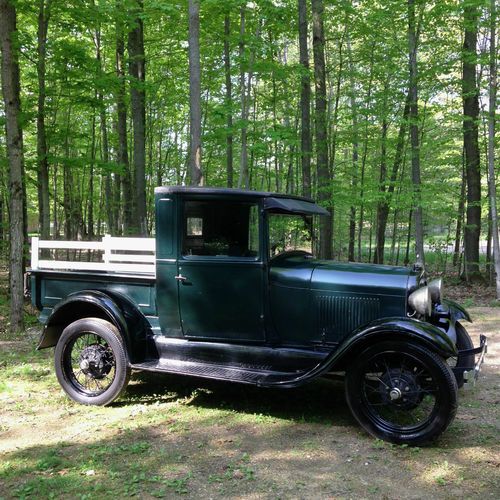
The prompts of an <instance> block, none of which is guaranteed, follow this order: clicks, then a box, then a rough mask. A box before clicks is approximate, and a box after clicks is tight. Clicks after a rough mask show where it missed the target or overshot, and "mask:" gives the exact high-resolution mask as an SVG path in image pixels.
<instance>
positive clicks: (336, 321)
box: [32, 188, 466, 376]
mask: <svg viewBox="0 0 500 500" xmlns="http://www.w3.org/2000/svg"><path fill="white" fill-rule="evenodd" d="M264 195H265V193H251V192H240V191H237V190H234V191H229V190H224V191H223V192H219V191H217V190H213V189H207V190H203V189H199V190H195V189H194V190H193V189H187V188H186V189H185V188H181V189H176V188H174V189H172V190H171V189H169V188H162V189H160V190H156V192H155V201H156V276H150V277H145V276H139V275H137V276H132V275H126V274H123V275H119V274H114V273H98V272H93V273H79V272H59V271H36V272H34V273H33V275H32V297H33V302H34V304H35V305H36V306H37V307H38V308H39V309H40V310H41V311H42V313H41V320H42V321H47V320H48V319H49V317H50V314H51V313H52V311H53V309H54V307H55V306H56V304H58V303H60V302H61V301H63V300H64V299H66V298H67V297H68V295H70V294H78V293H80V294H81V300H82V308H84V307H85V304H91V305H92V304H93V301H94V300H97V301H100V300H102V301H103V302H102V304H105V302H106V300H107V299H106V297H105V296H106V294H107V296H109V300H110V301H111V302H113V303H114V304H115V305H116V307H115V310H117V311H118V309H119V310H120V312H119V314H118V313H117V315H118V316H119V315H123V318H124V321H126V322H127V327H128V330H129V331H130V336H131V340H130V345H134V346H139V345H140V346H141V347H136V349H137V350H140V349H142V351H141V352H144V353H145V354H144V355H145V356H146V355H149V356H151V355H152V356H154V351H155V345H156V347H158V346H159V345H160V344H159V343H158V342H160V343H161V341H160V340H158V339H162V338H163V342H167V344H165V345H166V346H172V345H176V343H179V342H188V343H190V342H193V345H195V344H196V341H207V342H212V343H213V345H214V346H215V347H214V349H213V350H211V351H210V352H211V353H212V351H213V354H210V356H213V358H211V362H213V363H216V362H217V361H218V359H219V358H218V354H216V351H217V345H220V346H226V347H225V348H224V349H226V356H227V355H228V356H229V357H231V354H230V353H231V348H232V349H240V351H241V350H242V349H243V351H241V352H243V353H244V350H245V348H247V349H248V346H249V344H253V346H254V347H253V348H254V349H255V348H259V346H260V347H262V349H267V350H268V351H269V350H271V351H272V350H273V349H274V348H282V349H284V350H286V349H289V348H291V349H292V350H291V351H290V352H293V350H302V352H309V353H311V354H313V353H324V356H325V357H328V360H329V361H328V363H330V364H329V366H328V367H326V365H325V364H324V363H322V364H321V367H320V366H319V365H318V366H317V369H316V368H315V370H316V371H314V370H313V371H311V376H314V373H316V372H317V373H320V372H321V373H322V372H323V371H324V370H325V369H331V368H332V367H333V366H334V364H335V363H336V362H337V360H340V359H341V358H343V356H344V355H345V354H346V353H347V352H348V351H349V352H350V351H351V350H352V349H355V348H356V347H354V346H361V344H362V340H363V339H368V338H370V339H372V338H373V339H376V338H379V337H380V336H383V335H385V334H388V335H389V334H390V335H398V336H403V337H404V336H406V338H408V339H411V338H414V339H420V340H421V341H424V342H426V343H428V344H429V345H430V346H432V345H434V346H435V350H436V351H437V352H441V353H448V354H449V353H453V352H454V351H453V345H452V344H453V343H451V344H450V342H451V341H450V340H449V338H448V336H447V334H446V328H441V327H438V326H439V325H437V326H433V325H430V324H428V323H423V322H418V321H415V320H413V319H409V318H407V312H408V311H407V297H408V294H409V293H410V292H411V291H412V290H414V289H416V288H417V287H418V285H419V281H420V278H421V276H420V272H419V271H414V270H411V269H409V268H406V267H392V266H380V265H369V264H352V263H337V262H330V261H322V260H316V259H313V258H312V257H310V256H307V255H306V254H303V255H302V254H300V252H299V253H297V252H292V253H291V254H290V255H286V254H285V255H284V256H283V255H282V256H279V257H278V258H273V259H268V257H267V256H268V255H270V249H269V248H268V237H267V233H268V229H267V212H266V207H265V200H266V197H265V196H264ZM278 196H279V195H278ZM268 199H269V198H268ZM186 200H187V201H190V202H191V203H192V202H193V201H195V202H197V201H199V200H202V201H204V202H205V201H207V200H214V201H220V200H223V201H224V202H227V201H228V200H229V201H231V202H235V201H236V202H239V201H240V200H242V201H243V202H244V203H246V204H247V205H249V204H251V205H252V206H253V207H254V208H253V210H254V212H253V213H254V214H255V215H256V217H255V218H254V219H253V220H254V221H257V222H255V223H254V224H253V226H250V225H249V226H248V228H250V227H251V228H252V230H253V228H255V227H257V223H258V236H259V240H258V241H259V243H258V249H257V247H256V246H252V247H251V248H252V250H253V253H252V254H245V255H242V256H234V255H233V256H230V255H229V253H228V254H227V255H218V254H208V255H203V254H195V252H193V253H191V252H187V251H186V250H184V254H185V255H183V248H182V247H183V245H185V242H186V241H187V242H188V243H189V242H191V241H192V240H189V237H193V235H192V234H188V233H186V235H187V236H183V235H184V234H185V231H186V228H187V227H188V222H187V221H188V218H194V219H195V218H196V217H197V215H196V212H192V211H189V210H191V209H190V208H186V209H184V203H185V201H186ZM271 201H272V203H271ZM271 201H269V202H268V204H271V205H272V206H273V207H275V209H277V210H284V209H283V207H285V208H286V207H287V206H288V205H287V203H286V202H283V201H282V200H281V199H277V200H274V199H273V200H271ZM255 205H257V210H256V209H255ZM271 205H270V206H271ZM292 205H293V206H294V207H295V206H296V205H300V204H297V203H293V204H292ZM191 206H193V203H192V205H191ZM228 206H229V205H228ZM314 207H315V205H314V204H313V203H310V206H309V205H308V210H310V211H311V213H319V212H318V211H319V210H321V209H319V208H317V210H316V208H314ZM237 208H238V207H237ZM315 210H316V211H315ZM193 213H194V214H195V215H193ZM228 213H229V212H228ZM234 213H235V214H236V213H239V212H238V210H236V211H235V212H234ZM248 213H249V212H248ZM237 217H239V216H236V215H234V214H233V219H236V218H237ZM221 218H222V219H223V220H224V221H225V220H226V219H225V217H224V216H223V215H222V216H221ZM219 220H221V219H219ZM235 224H238V221H236V222H235ZM224 227H230V226H224ZM207 233H208V232H207ZM252 234H253V233H252ZM202 236H205V233H203V234H202ZM194 238H198V236H197V235H194ZM249 238H250V237H249ZM183 239H184V243H183ZM207 241H208V239H207ZM255 241H257V240H255ZM185 248H191V247H188V246H186V247H185ZM193 248H195V247H193ZM222 253H224V252H222ZM93 291H95V293H96V294H98V295H96V297H97V298H94V297H93V295H92V293H93ZM101 293H102V294H104V295H103V296H101V295H99V294H101ZM89 294H90V295H89ZM73 297H74V298H76V297H77V296H76V295H73ZM125 303H126V304H125ZM71 307H73V305H72V306H71ZM103 307H105V306H103ZM450 309H453V312H454V313H455V315H456V316H460V315H461V316H462V317H465V315H466V312H464V311H463V310H462V309H461V308H459V306H458V305H455V304H450ZM73 310H74V309H72V311H73ZM110 310H112V309H110ZM67 311H70V309H68V310H67ZM136 311H137V313H136ZM56 312H57V311H56ZM57 314H59V316H58V317H63V316H64V315H63V314H62V313H57ZM109 314H112V313H109ZM69 315H70V313H67V314H66V315H65V316H64V318H65V321H66V320H68V321H69V320H70V318H68V317H67V316H69ZM137 315H140V316H141V318H142V320H144V321H142V320H141V319H140V318H138V316H137ZM132 318H135V319H133V321H135V323H133V321H132ZM120 321H121V320H120ZM141 321H142V324H144V325H146V326H145V327H143V326H140V325H141ZM49 324H50V325H52V324H54V325H55V326H54V327H52V326H50V328H52V330H51V332H52V333H51V335H52V336H51V338H50V339H47V342H46V344H47V345H48V344H51V343H53V342H54V341H55V339H56V337H57V334H58V332H59V331H60V328H55V327H56V326H57V325H56V323H50V319H49ZM135 325H139V328H136V326H135ZM59 326H60V325H59ZM137 332H139V333H137ZM151 334H153V335H152V336H151ZM134 336H137V339H136V338H135V337H134ZM168 337H170V339H169V338H168ZM152 339H153V344H151V343H150V341H151V340H152ZM154 339H156V340H154ZM157 340H158V342H157ZM374 341H376V340H374ZM168 342H171V343H172V344H169V343H168ZM217 343H219V344H217ZM237 344H240V346H238V347H237ZM196 345H198V346H199V345H201V343H200V342H198V344H196ZM151 347H152V350H151ZM169 348H171V347H168V348H167V349H166V351H165V353H164V355H166V356H168V355H169V351H168V349H169ZM221 349H223V348H222V347H221ZM271 351H270V352H271ZM266 352H267V351H266ZM227 353H229V354H227ZM335 353H337V354H335ZM141 355H142V354H140V355H139V358H137V356H134V357H136V358H137V359H139V361H140V356H141ZM156 355H157V356H158V355H159V354H158V352H156ZM162 355H163V354H162ZM288 355H289V354H288ZM289 356H290V359H295V358H293V356H291V355H289ZM243 358H244V356H243ZM243 358H242V359H243ZM296 358H297V359H299V357H296ZM312 358H313V359H316V357H315V356H313V357H312ZM319 358H321V356H319ZM319 358H318V359H319ZM316 365H317V363H316V364H315V365H314V366H316ZM325 367H326V368H325ZM290 369H291V370H292V373H293V372H294V371H295V370H294V367H293V366H290ZM313 372H314V373H313Z"/></svg>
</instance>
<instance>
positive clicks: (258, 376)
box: [132, 359, 307, 386]
mask: <svg viewBox="0 0 500 500" xmlns="http://www.w3.org/2000/svg"><path fill="white" fill-rule="evenodd" d="M132 369H134V370H144V371H151V372H163V373H174V374H178V375H190V376H193V377H201V378H208V379H215V380H230V381H232V382H239V383H242V384H252V385H258V386H266V385H274V384H280V383H286V382H288V381H292V380H294V379H296V378H297V377H301V376H302V375H305V373H306V372H307V370H306V371H295V372H279V371H272V370H259V369H255V368H241V367H239V368H238V367H234V366H225V365H220V364H215V363H200V362H196V361H186V360H178V359H162V360H152V361H145V362H144V363H137V364H133V365H132Z"/></svg>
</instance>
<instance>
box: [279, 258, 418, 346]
mask: <svg viewBox="0 0 500 500" xmlns="http://www.w3.org/2000/svg"><path fill="white" fill-rule="evenodd" d="M414 282H415V276H414V275H412V273H411V272H410V270H409V269H408V268H405V267H391V266H376V265H368V264H344V263H337V262H325V261H320V260H314V259H311V258H306V257H293V258H289V259H285V260H281V261H279V262H278V263H276V264H274V265H273V264H272V262H271V267H270V272H269V285H270V300H271V307H270V310H271V314H272V318H273V323H274V326H275V328H276V329H277V331H278V333H279V336H280V338H281V340H282V341H283V342H285V343H287V344H294V345H300V344H306V345H307V344H311V343H312V344H314V343H318V342H319V343H322V344H323V343H326V344H331V343H333V344H337V343H339V342H341V341H342V340H343V339H344V338H345V337H346V336H347V335H349V334H350V333H351V332H353V331H354V330H356V329H357V328H359V327H362V326H363V325H365V324H368V323H370V322H371V321H373V320H376V319H379V318H389V317H397V316H400V317H404V316H405V315H406V291H407V287H408V286H409V284H413V283H414ZM291 305H293V307H290V306H291Z"/></svg>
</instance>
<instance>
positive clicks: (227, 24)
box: [224, 11, 234, 188]
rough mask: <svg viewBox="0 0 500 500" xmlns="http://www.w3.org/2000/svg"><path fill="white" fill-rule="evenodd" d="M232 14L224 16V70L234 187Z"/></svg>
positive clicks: (229, 182)
mask: <svg viewBox="0 0 500 500" xmlns="http://www.w3.org/2000/svg"><path fill="white" fill-rule="evenodd" d="M230 37H231V15H230V12H229V11H228V12H227V13H226V15H225V17H224V72H225V76H226V113H227V121H226V126H227V135H226V176H227V187H230V188H232V187H233V182H234V168H233V96H232V93H233V85H232V82H231V52H230Z"/></svg>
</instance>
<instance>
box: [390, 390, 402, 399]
mask: <svg viewBox="0 0 500 500" xmlns="http://www.w3.org/2000/svg"><path fill="white" fill-rule="evenodd" d="M389 396H390V397H391V400H392V401H395V400H396V399H399V398H400V397H401V391H400V390H399V389H398V388H397V387H394V388H393V389H392V390H391V392H389Z"/></svg>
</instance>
